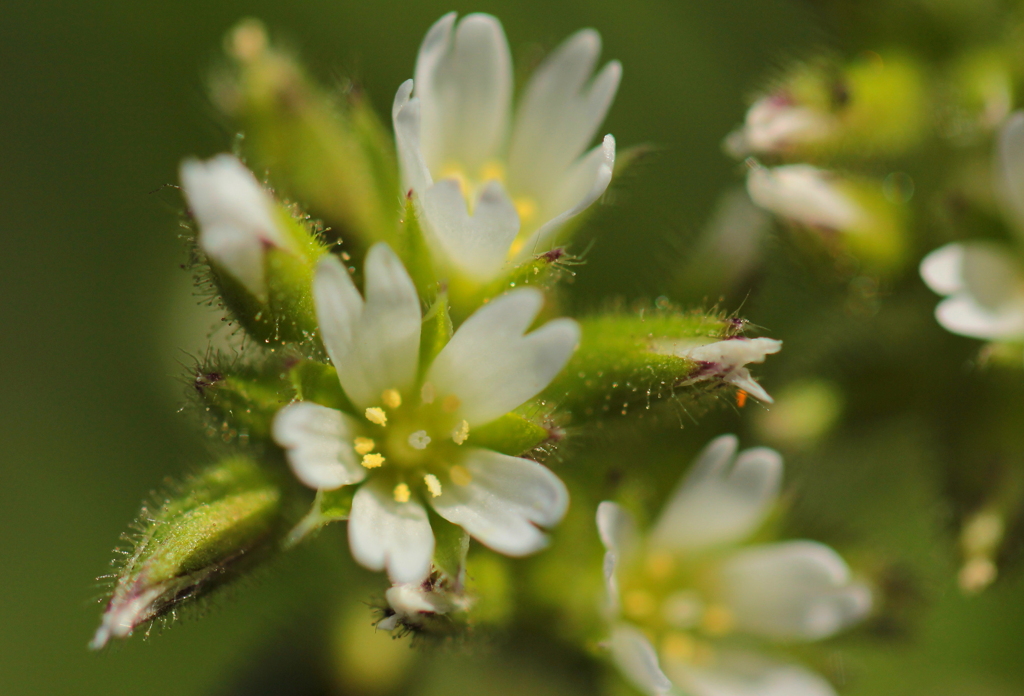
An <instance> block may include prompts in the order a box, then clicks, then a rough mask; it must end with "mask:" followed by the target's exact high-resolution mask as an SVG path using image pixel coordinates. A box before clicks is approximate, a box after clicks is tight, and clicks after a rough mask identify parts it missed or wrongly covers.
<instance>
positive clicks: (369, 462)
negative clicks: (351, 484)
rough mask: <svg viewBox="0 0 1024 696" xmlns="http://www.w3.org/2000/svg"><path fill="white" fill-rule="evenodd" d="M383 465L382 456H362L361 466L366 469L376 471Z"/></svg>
mask: <svg viewBox="0 0 1024 696" xmlns="http://www.w3.org/2000/svg"><path fill="white" fill-rule="evenodd" d="M383 464H384V455H383V454H376V453H374V454H364V455H363V466H365V467H366V468H367V469H376V468H377V467H379V466H382V465H383Z"/></svg>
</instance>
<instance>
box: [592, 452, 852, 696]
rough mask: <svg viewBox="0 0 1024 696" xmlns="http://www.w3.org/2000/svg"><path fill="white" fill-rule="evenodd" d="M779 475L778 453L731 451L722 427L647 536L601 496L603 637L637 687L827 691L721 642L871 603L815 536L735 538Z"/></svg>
mask: <svg viewBox="0 0 1024 696" xmlns="http://www.w3.org/2000/svg"><path fill="white" fill-rule="evenodd" d="M781 480H782V458H781V457H780V456H779V454H778V453H777V452H775V451H774V450H771V449H767V448H755V449H749V450H746V451H744V452H741V453H739V455H738V456H737V440H736V438H735V437H734V436H732V435H725V436H723V437H719V438H717V439H715V440H713V441H712V442H711V443H710V444H709V445H708V446H707V447H706V448H705V449H704V451H703V452H702V453H701V454H700V455H699V456H698V458H697V461H696V462H695V463H694V465H693V468H692V469H691V470H690V472H689V473H688V474H687V476H686V477H685V478H684V479H683V481H682V483H681V484H680V486H679V488H678V489H677V490H676V491H675V492H674V493H673V494H672V495H671V496H670V499H669V502H668V504H667V505H666V507H665V510H664V511H663V512H662V514H661V517H660V519H659V520H658V521H657V522H656V523H655V525H654V527H653V529H652V531H651V532H650V534H648V535H647V537H646V538H643V537H642V536H641V535H640V534H639V533H638V532H637V529H636V524H635V523H634V522H633V519H632V517H631V516H630V515H629V513H627V512H626V511H625V510H624V509H623V508H621V507H619V506H618V505H616V504H615V503H611V502H604V503H601V505H600V506H599V508H598V512H597V525H598V531H599V532H600V536H601V540H602V542H603V543H604V545H605V548H606V549H607V554H606V557H605V579H606V583H607V590H608V596H609V604H610V606H609V609H610V619H611V621H612V623H613V628H612V635H611V639H610V640H609V643H608V645H609V647H610V649H611V652H612V656H613V658H614V660H615V662H616V663H617V664H618V666H619V668H620V670H621V671H622V672H623V674H624V675H625V676H626V677H627V678H628V679H629V680H630V681H632V682H633V683H634V684H636V686H637V687H638V688H640V690H641V691H643V692H644V693H647V694H652V695H654V694H668V693H676V689H678V690H680V691H682V692H686V693H692V694H695V696H764V695H765V694H768V695H771V696H832V695H833V694H834V691H833V689H832V687H831V686H830V685H829V684H828V682H827V681H826V680H825V679H823V678H822V677H820V676H818V675H816V674H814V673H812V672H809V671H807V670H806V669H804V668H802V667H799V666H797V665H793V664H787V663H782V662H778V661H775V660H772V659H768V658H766V657H764V656H762V655H760V654H758V653H756V652H752V651H750V650H749V649H739V648H736V647H733V646H732V645H731V644H729V643H726V641H725V640H724V639H725V638H727V637H728V636H730V635H732V634H745V635H747V636H752V637H758V638H761V639H764V640H771V641H813V640H819V639H821V638H825V637H827V636H830V635H832V634H834V633H836V632H837V631H839V630H841V629H843V628H845V627H846V626H849V625H850V624H852V623H854V622H855V621H858V620H859V619H861V618H863V617H864V615H865V614H866V613H867V612H868V610H869V609H870V606H871V595H870V592H869V591H868V589H867V588H866V587H864V586H863V585H860V584H858V583H856V582H854V581H852V580H851V577H850V570H849V568H848V567H847V565H846V563H845V562H844V561H843V559H842V558H840V557H839V555H838V554H836V552H835V551H833V550H832V549H830V548H829V547H827V546H825V545H823V544H819V543H817V542H813V541H786V542H779V543H773V544H761V545H755V546H747V547H743V546H741V542H742V541H743V540H744V539H746V538H748V537H750V536H751V535H752V534H753V533H754V532H755V531H756V530H757V529H758V527H759V526H760V525H761V523H762V522H763V521H764V518H765V516H766V515H767V513H768V512H769V510H770V508H771V506H772V505H773V504H774V502H775V499H776V497H777V496H778V492H779V486H780V484H781Z"/></svg>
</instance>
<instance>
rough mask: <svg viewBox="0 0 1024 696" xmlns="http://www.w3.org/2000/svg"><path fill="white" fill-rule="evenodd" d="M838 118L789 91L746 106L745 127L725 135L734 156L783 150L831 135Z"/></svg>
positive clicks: (730, 152)
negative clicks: (795, 97) (796, 97)
mask: <svg viewBox="0 0 1024 696" xmlns="http://www.w3.org/2000/svg"><path fill="white" fill-rule="evenodd" d="M837 125H838V122H837V120H836V118H835V117H834V116H832V115H831V114H827V113H824V112H822V111H819V110H817V109H813V108H811V107H809V106H804V105H802V104H799V103H797V102H796V101H794V100H793V98H792V97H790V96H789V95H788V94H787V93H786V92H779V93H776V94H770V95H767V96H764V97H761V98H760V99H758V100H757V101H756V102H754V104H753V105H752V106H751V107H750V109H748V110H747V115H746V118H745V120H744V123H743V127H742V128H740V129H738V130H735V131H733V132H732V133H730V134H729V136H728V137H727V138H726V141H725V146H726V149H727V150H728V151H729V154H731V155H732V156H734V157H745V156H747V155H749V154H755V153H756V154H763V153H775V152H784V151H786V150H789V149H791V148H792V147H794V146H799V145H805V144H810V143H817V142H821V141H822V140H825V139H826V138H828V137H829V136H831V135H832V134H833V133H834V132H835V130H836V127H837Z"/></svg>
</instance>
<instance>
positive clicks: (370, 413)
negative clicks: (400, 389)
mask: <svg viewBox="0 0 1024 696" xmlns="http://www.w3.org/2000/svg"><path fill="white" fill-rule="evenodd" d="M366 420H368V421H370V422H371V423H376V424H377V425H387V423H388V414H386V413H384V409H382V408H378V407H377V406H371V407H370V408H368V409H366Z"/></svg>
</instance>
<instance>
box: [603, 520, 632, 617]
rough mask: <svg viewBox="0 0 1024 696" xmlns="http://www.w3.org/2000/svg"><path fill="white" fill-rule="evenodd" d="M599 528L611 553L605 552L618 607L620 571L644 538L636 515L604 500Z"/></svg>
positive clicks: (612, 600)
mask: <svg viewBox="0 0 1024 696" xmlns="http://www.w3.org/2000/svg"><path fill="white" fill-rule="evenodd" d="M597 531H598V534H599V535H600V536H601V542H602V543H603V544H604V547H605V549H607V553H605V555H604V581H605V589H606V590H607V592H608V603H609V606H610V608H611V610H612V611H613V612H614V611H617V610H618V604H619V587H618V580H617V577H616V573H617V571H618V568H619V566H620V565H621V564H622V563H623V562H628V561H629V559H630V557H631V556H632V555H633V554H634V553H635V552H636V549H637V546H639V543H640V538H639V534H638V533H637V529H636V521H635V520H634V519H633V516H632V515H631V514H629V512H628V511H627V510H626V509H625V508H623V507H622V506H621V505H618V504H616V503H612V502H610V501H607V500H606V501H604V502H602V503H601V504H600V505H598V506H597Z"/></svg>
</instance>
